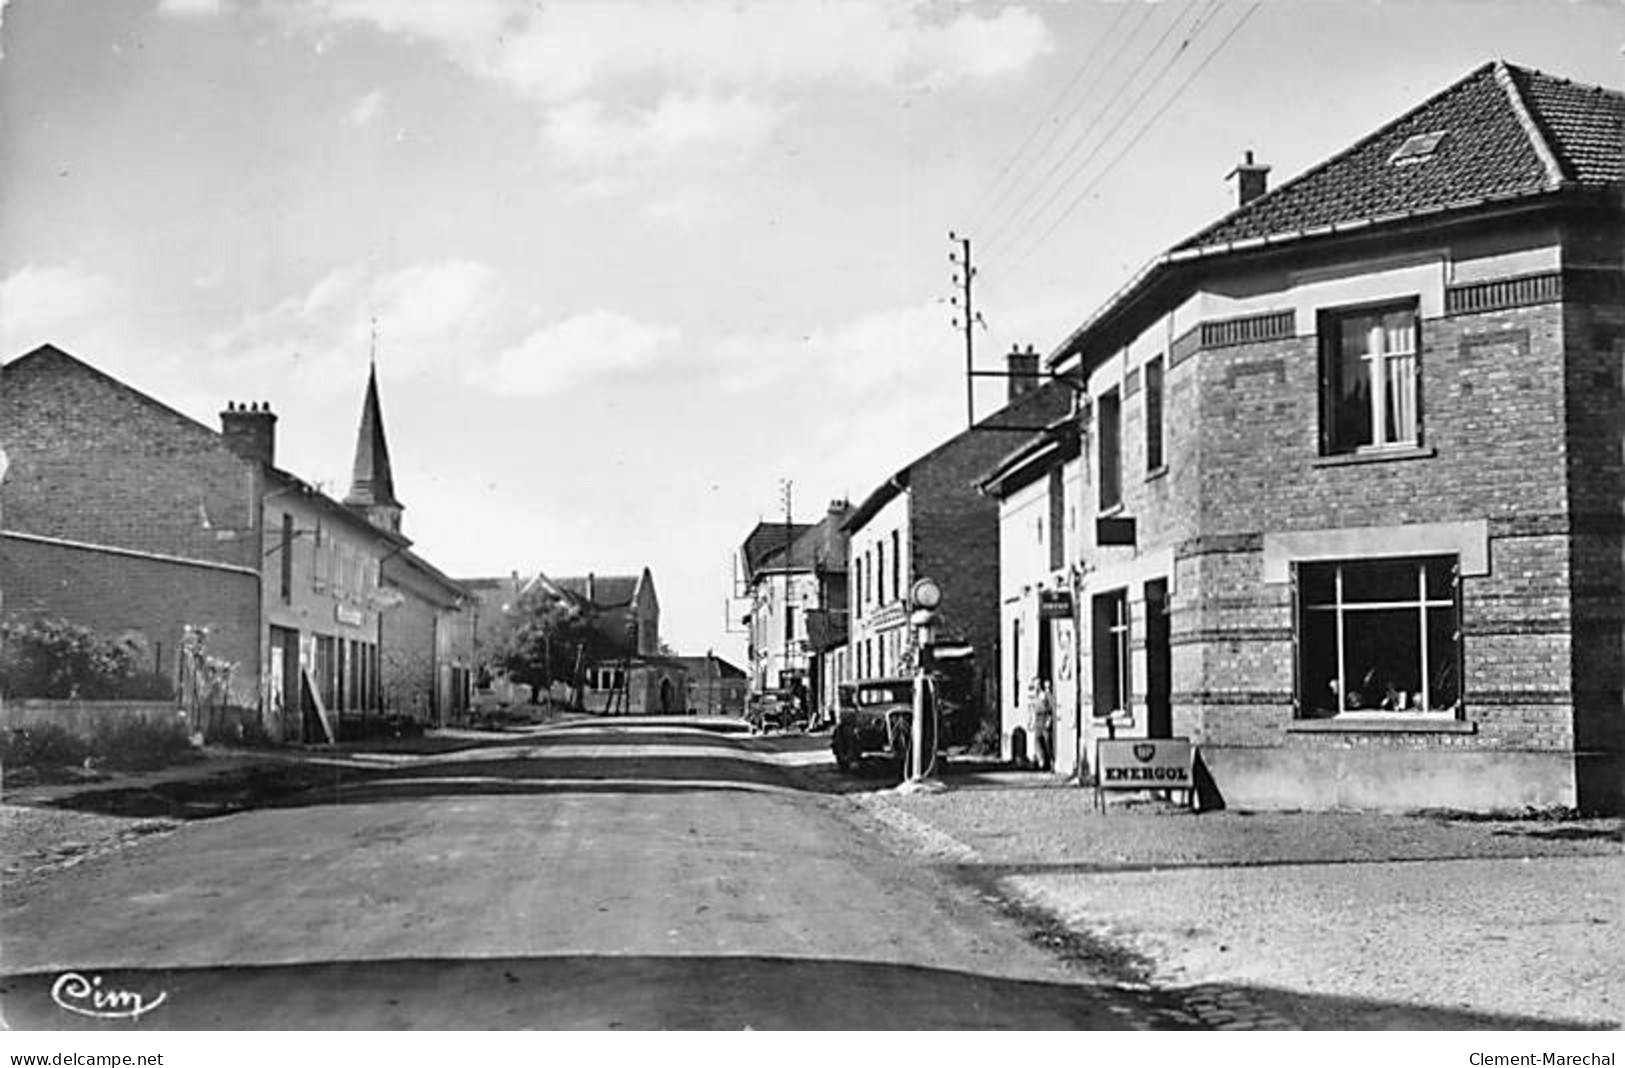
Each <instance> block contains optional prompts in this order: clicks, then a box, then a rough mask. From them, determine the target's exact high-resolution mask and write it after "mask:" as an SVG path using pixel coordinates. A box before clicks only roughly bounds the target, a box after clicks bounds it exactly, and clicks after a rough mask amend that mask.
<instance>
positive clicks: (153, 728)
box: [90, 716, 193, 771]
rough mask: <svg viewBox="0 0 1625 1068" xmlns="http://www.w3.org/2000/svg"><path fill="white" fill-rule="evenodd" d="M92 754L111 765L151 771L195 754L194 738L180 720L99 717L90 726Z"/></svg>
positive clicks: (98, 759) (101, 761) (97, 759)
mask: <svg viewBox="0 0 1625 1068" xmlns="http://www.w3.org/2000/svg"><path fill="white" fill-rule="evenodd" d="M90 755H91V757H92V758H93V759H95V760H96V761H99V762H100V763H102V764H105V765H106V766H108V767H111V768H122V769H125V770H129V771H149V770H151V769H153V768H161V767H164V766H165V765H168V764H174V763H176V762H177V761H179V760H182V759H184V758H187V757H190V756H192V755H193V753H192V740H191V738H190V736H188V734H187V733H186V727H185V725H184V724H182V722H181V721H180V720H179V719H172V720H163V721H153V720H147V719H141V718H140V717H137V716H121V717H118V718H108V719H99V720H97V721H96V722H95V724H94V725H93V726H92V727H91V732H90Z"/></svg>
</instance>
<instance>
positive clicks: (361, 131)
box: [0, 0, 1625, 663]
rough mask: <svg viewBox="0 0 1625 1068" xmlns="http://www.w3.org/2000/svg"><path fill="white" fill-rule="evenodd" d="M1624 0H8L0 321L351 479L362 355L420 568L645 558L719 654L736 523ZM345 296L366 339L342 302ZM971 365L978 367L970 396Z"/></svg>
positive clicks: (630, 567)
mask: <svg viewBox="0 0 1625 1068" xmlns="http://www.w3.org/2000/svg"><path fill="white" fill-rule="evenodd" d="M1622 45H1625V0H1516V2H1514V0H1504V2H1503V0H1474V2H1471V3H1463V4H1457V3H1446V2H1386V3H1377V2H1373V0H1297V2H1289V0H1264V2H1259V3H1254V2H1252V0H1161V2H1158V3H1146V2H1142V0H1122V2H1109V3H1108V2H1099V0H1076V2H1071V3H1065V2H1059V0H1019V2H1018V0H1011V2H1003V0H985V2H984V0H935V2H909V0H890V2H883V0H829V2H822V0H624V2H615V0H590V2H589V0H564V2H560V3H535V2H523V0H456V2H451V0H444V2H437V0H416V2H410V3H408V2H405V0H400V2H396V0H132V2H120V0H98V2H96V3H70V2H67V0H10V2H8V3H5V4H4V6H3V9H0V53H3V54H0V360H9V359H12V358H15V357H16V356H19V355H22V354H23V353H25V352H27V351H29V350H31V349H32V348H34V347H35V346H37V345H39V344H43V343H46V342H50V343H53V344H55V345H57V346H58V347H60V348H63V349H65V350H67V351H68V352H71V353H73V354H74V355H76V356H78V357H79V358H81V359H83V360H85V361H87V362H88V363H90V364H92V365H94V366H96V367H98V368H100V369H102V370H103V371H106V372H108V373H110V374H113V375H115V376H117V377H119V378H121V379H123V380H124V381H126V382H128V383H129V384H131V385H132V386H134V387H136V388H138V389H141V390H143V391H144V392H147V393H149V394H151V395H152V396H154V397H156V398H158V399H159V400H162V401H164V402H165V403H167V404H169V405H171V406H172V407H175V408H177V409H179V410H181V411H182V412H185V413H186V414H188V415H190V416H192V417H193V418H195V419H197V420H199V421H200V422H203V423H206V424H208V425H210V426H215V427H218V413H219V412H220V410H221V409H223V408H224V407H225V405H226V403H227V402H228V401H241V402H255V401H264V402H269V403H270V404H271V406H272V408H273V410H274V411H276V413H277V414H278V416H279V423H278V428H277V432H278V443H277V450H278V464H279V466H282V467H284V468H287V469H289V470H291V471H294V472H295V473H297V474H298V475H300V476H301V477H303V478H305V479H307V480H309V481H313V482H317V483H319V484H321V485H323V486H324V488H326V489H327V490H328V491H329V492H330V493H332V494H334V495H335V496H342V495H343V494H344V492H345V491H346V490H347V489H348V486H349V472H350V463H351V459H352V456H353V451H354V445H355V433H356V425H357V421H358V418H359V414H360V408H361V401H362V396H363V392H364V389H365V384H366V376H367V368H368V360H369V355H370V354H372V353H375V354H376V361H377V369H378V376H379V384H380V391H381V395H382V399H383V405H384V415H385V423H386V426H387V428H388V432H389V443H390V449H391V454H392V458H393V462H394V471H395V479H396V490H397V495H398V496H399V497H400V498H401V500H402V502H403V503H404V504H405V506H406V514H405V521H404V530H405V533H406V534H407V535H408V536H409V537H411V538H413V539H414V540H415V542H416V545H415V548H416V549H417V551H418V552H419V553H421V554H422V555H423V556H424V557H425V558H427V559H428V560H430V561H431V562H433V563H434V564H436V565H437V566H438V567H440V568H441V569H442V570H444V571H446V572H448V573H450V574H452V575H454V576H463V577H467V576H476V575H500V574H507V573H509V572H511V571H520V572H524V573H527V574H529V573H533V572H535V571H537V570H541V571H545V572H547V573H549V574H552V575H572V574H583V573H586V572H588V571H594V572H597V573H599V574H617V573H635V572H637V571H638V570H640V569H641V568H642V567H644V566H647V567H649V568H650V569H651V570H652V572H653V574H654V577H655V586H656V589H657V591H658V593H659V596H660V600H661V606H662V620H661V629H662V636H663V637H664V638H665V639H666V641H667V642H668V643H669V644H671V645H672V646H674V647H675V648H677V649H678V650H679V651H680V652H684V653H690V654H700V653H704V652H706V651H707V650H714V651H715V652H716V653H718V654H719V655H722V656H724V657H730V658H732V659H734V660H735V661H736V662H738V663H743V655H744V644H745V642H744V636H743V634H742V633H741V632H740V628H739V626H738V612H737V608H734V609H733V610H730V605H729V598H730V595H731V594H733V593H734V592H735V591H734V589H733V574H734V567H733V560H734V554H735V552H736V550H737V548H738V546H739V544H740V543H741V542H742V541H743V539H744V537H745V535H746V534H747V533H749V531H750V530H751V528H752V527H753V526H754V525H755V524H756V523H757V522H758V521H759V520H761V519H764V518H766V519H781V518H782V517H783V511H784V483H785V482H786V481H788V483H789V489H790V496H791V501H792V505H793V509H794V513H795V518H796V520H797V521H812V520H815V519H817V518H818V517H819V516H820V515H822V514H823V513H824V510H825V509H826V507H827V506H828V504H829V502H830V501H832V500H835V499H841V498H848V499H851V500H853V501H860V500H861V499H862V498H863V497H865V496H866V495H868V493H869V492H870V491H871V490H873V489H874V488H875V487H876V486H877V485H878V484H879V483H881V482H882V481H884V480H885V479H886V478H887V477H888V476H889V475H890V474H892V473H893V472H895V471H896V470H898V469H899V468H901V467H903V466H905V465H907V463H908V462H909V461H910V460H912V459H913V458H914V457H916V456H917V455H919V454H921V453H923V452H925V451H927V450H929V449H930V448H932V447H933V446H935V445H936V444H938V443H940V442H941V441H943V440H945V439H946V438H948V437H950V436H952V435H953V434H955V433H957V432H958V431H960V430H962V429H963V428H964V426H965V423H966V411H965V404H966V401H965V378H964V375H963V371H964V358H965V357H964V347H963V346H964V340H963V336H962V335H961V334H960V333H959V332H958V331H956V330H955V329H954V327H953V325H952V322H953V319H954V317H955V315H956V314H957V313H958V312H959V308H958V307H957V306H956V305H954V304H952V303H950V297H952V296H953V295H954V294H955V292H956V286H955V282H954V274H955V270H956V267H955V265H954V264H953V263H952V262H950V258H949V257H950V253H952V252H954V251H955V250H956V249H957V247H958V246H956V245H953V244H951V243H950V241H949V237H948V235H949V232H950V231H953V232H955V233H958V234H960V235H961V236H969V238H970V239H971V255H972V259H973V261H974V264H975V267H976V272H977V273H976V276H975V280H974V287H973V299H974V310H975V311H976V312H978V313H979V314H980V315H981V317H982V319H983V320H984V321H985V325H978V326H977V327H976V328H975V329H974V331H973V337H974V345H975V354H976V355H975V359H976V364H977V366H978V367H979V368H980V369H985V370H999V369H1002V366H1003V354H1004V353H1006V352H1008V351H1009V350H1010V349H1011V347H1012V346H1014V345H1028V344H1031V345H1034V346H1036V347H1037V348H1038V350H1039V351H1041V352H1048V351H1050V350H1052V349H1053V348H1055V347H1056V346H1057V345H1058V344H1059V343H1060V342H1061V341H1062V339H1063V338H1064V337H1065V335H1066V334H1067V333H1068V332H1069V331H1070V330H1071V329H1072V328H1073V327H1075V326H1076V325H1078V324H1079V323H1080V322H1082V321H1083V320H1084V319H1085V318H1087V317H1088V315H1089V314H1090V313H1091V312H1092V311H1093V310H1095V309H1096V308H1097V307H1098V306H1099V305H1100V304H1101V303H1102V302H1103V301H1104V300H1106V299H1107V298H1108V297H1109V296H1110V295H1111V294H1112V293H1113V292H1115V291H1116V290H1117V289H1118V288H1120V287H1121V286H1122V285H1123V284H1125V283H1126V282H1127V281H1128V280H1129V279H1130V278H1131V277H1132V275H1133V273H1134V272H1135V271H1136V270H1138V269H1139V268H1140V267H1141V266H1143V265H1144V264H1145V263H1146V262H1147V261H1149V260H1150V259H1151V258H1153V257H1154V256H1156V255H1157V254H1158V253H1159V252H1161V251H1162V250H1164V249H1165V248H1167V247H1169V246H1171V245H1173V244H1175V243H1177V242H1178V241H1179V240H1180V239H1182V238H1184V237H1186V236H1188V235H1189V234H1191V233H1193V232H1194V231H1196V230H1198V229H1200V228H1201V227H1202V226H1203V225H1205V224H1206V223H1208V222H1210V221H1212V220H1214V219H1216V218H1218V217H1219V216H1221V215H1223V214H1224V213H1225V212H1227V211H1229V210H1230V209H1231V208H1232V207H1233V206H1234V197H1235V192H1234V189H1233V188H1232V187H1231V186H1229V185H1227V184H1226V182H1225V176H1226V174H1227V173H1228V172H1229V171H1230V169H1231V168H1232V167H1233V166H1234V165H1235V163H1236V162H1237V161H1238V160H1239V159H1240V157H1241V154H1242V152H1243V151H1245V150H1248V149H1251V150H1253V152H1254V153H1255V155H1256V157H1257V158H1258V160H1259V161H1260V162H1263V163H1267V164H1269V165H1270V166H1271V167H1272V171H1271V174H1270V181H1271V183H1272V185H1275V184H1279V183H1280V182H1283V181H1285V180H1287V179H1289V178H1291V177H1292V176H1293V175H1296V174H1299V173H1301V172H1302V171H1304V170H1305V169H1307V168H1308V167H1310V166H1313V165H1314V164H1316V163H1318V162H1320V161H1322V160H1324V159H1326V158H1327V157H1329V156H1331V155H1333V154H1335V153H1336V152H1338V151H1340V150H1341V149H1343V148H1345V147H1347V146H1348V145H1349V144H1351V143H1352V142H1354V141H1355V140H1356V139H1358V138H1360V137H1362V136H1364V135H1365V134H1367V133H1369V132H1371V131H1373V130H1374V129H1376V128H1377V127H1379V126H1380V125H1382V124H1383V123H1385V122H1387V121H1389V120H1390V119H1392V118H1394V117H1396V116H1398V115H1399V114H1400V113H1402V112H1403V111H1405V110H1406V109H1408V108H1410V107H1411V106H1413V105H1415V104H1417V103H1420V102H1421V101H1422V100H1423V99H1424V98H1425V97H1427V96H1428V95H1430V94H1432V93H1434V92H1436V91H1438V90H1440V89H1442V88H1444V87H1445V86H1447V85H1449V84H1450V83H1451V82H1453V81H1455V80H1457V79H1458V78H1460V77H1462V76H1463V75H1465V74H1467V73H1468V72H1469V71H1470V70H1472V69H1473V68H1475V67H1477V66H1478V65H1480V64H1482V63H1484V62H1485V61H1487V60H1490V59H1494V58H1503V59H1506V60H1508V61H1509V62H1513V63H1520V64H1524V65H1527V66H1532V67H1536V68H1539V69H1542V70H1545V71H1547V72H1549V73H1552V74H1556V75H1560V76H1564V77H1569V78H1573V79H1575V80H1578V81H1585V82H1592V83H1600V84H1607V85H1610V86H1613V87H1616V88H1618V87H1620V86H1621V85H1625V55H1622V53H1621V46H1622ZM374 332H376V340H375V341H374ZM1003 389H1004V386H1003V383H1002V382H1000V381H999V380H997V379H982V380H981V381H980V383H979V384H978V385H977V387H976V397H975V399H976V410H977V413H978V415H981V414H986V413H987V412H989V411H991V410H992V409H993V408H995V407H996V406H997V405H998V403H999V402H1000V400H1001V398H1002V395H1003Z"/></svg>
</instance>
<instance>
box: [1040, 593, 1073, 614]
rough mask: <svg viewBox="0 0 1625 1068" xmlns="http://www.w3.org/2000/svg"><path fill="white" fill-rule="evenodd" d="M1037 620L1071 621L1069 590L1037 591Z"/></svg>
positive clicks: (1070, 595)
mask: <svg viewBox="0 0 1625 1068" xmlns="http://www.w3.org/2000/svg"><path fill="white" fill-rule="evenodd" d="M1038 618H1039V619H1071V618H1072V591H1071V590H1039V591H1038Z"/></svg>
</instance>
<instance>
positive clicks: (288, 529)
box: [282, 512, 293, 604]
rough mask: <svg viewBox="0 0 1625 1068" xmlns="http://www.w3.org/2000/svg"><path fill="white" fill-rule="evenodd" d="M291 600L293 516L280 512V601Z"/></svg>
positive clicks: (284, 602)
mask: <svg viewBox="0 0 1625 1068" xmlns="http://www.w3.org/2000/svg"><path fill="white" fill-rule="evenodd" d="M292 600H293V516H292V515H290V514H288V513H287V512H283V513H282V603H283V604H287V603H288V602H290V601H292Z"/></svg>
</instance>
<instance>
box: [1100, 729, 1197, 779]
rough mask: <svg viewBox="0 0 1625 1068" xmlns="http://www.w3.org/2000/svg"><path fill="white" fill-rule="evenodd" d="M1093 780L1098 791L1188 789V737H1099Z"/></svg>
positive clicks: (1189, 771) (1189, 761) (1189, 753)
mask: <svg viewBox="0 0 1625 1068" xmlns="http://www.w3.org/2000/svg"><path fill="white" fill-rule="evenodd" d="M1096 746H1097V747H1096V750H1095V783H1096V786H1097V788H1098V789H1101V790H1189V789H1192V788H1193V786H1194V780H1193V779H1192V777H1191V742H1190V739H1189V738H1122V739H1106V738H1102V739H1100V741H1099V742H1097V743H1096Z"/></svg>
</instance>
